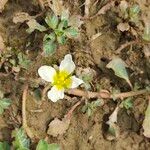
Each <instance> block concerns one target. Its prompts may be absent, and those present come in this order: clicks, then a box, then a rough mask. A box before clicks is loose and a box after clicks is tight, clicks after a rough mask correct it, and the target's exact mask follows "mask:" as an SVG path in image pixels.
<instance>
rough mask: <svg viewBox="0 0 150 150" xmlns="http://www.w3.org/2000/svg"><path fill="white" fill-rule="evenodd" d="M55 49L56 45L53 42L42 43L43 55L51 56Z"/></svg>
mask: <svg viewBox="0 0 150 150" xmlns="http://www.w3.org/2000/svg"><path fill="white" fill-rule="evenodd" d="M56 48H57V45H56V43H54V42H53V41H48V40H47V41H45V42H43V50H44V54H45V55H52V54H54V53H55V50H56Z"/></svg>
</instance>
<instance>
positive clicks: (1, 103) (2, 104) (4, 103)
mask: <svg viewBox="0 0 150 150" xmlns="http://www.w3.org/2000/svg"><path fill="white" fill-rule="evenodd" d="M10 105H11V100H10V99H8V98H3V99H1V100H0V114H2V113H3V112H4V109H7V108H8V107H9V106H10Z"/></svg>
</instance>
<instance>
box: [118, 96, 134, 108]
mask: <svg viewBox="0 0 150 150" xmlns="http://www.w3.org/2000/svg"><path fill="white" fill-rule="evenodd" d="M120 107H124V108H126V109H130V108H133V100H132V98H131V97H129V98H127V99H125V100H124V101H123V102H122V103H121V104H120Z"/></svg>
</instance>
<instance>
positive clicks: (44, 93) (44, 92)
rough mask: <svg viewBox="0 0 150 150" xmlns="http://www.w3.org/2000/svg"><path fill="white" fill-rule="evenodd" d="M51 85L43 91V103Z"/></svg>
mask: <svg viewBox="0 0 150 150" xmlns="http://www.w3.org/2000/svg"><path fill="white" fill-rule="evenodd" d="M50 87H51V86H50V85H47V86H46V87H45V88H44V90H43V92H42V101H44V100H45V95H46V93H47V91H48V90H49V89H50Z"/></svg>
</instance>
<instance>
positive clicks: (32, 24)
mask: <svg viewBox="0 0 150 150" xmlns="http://www.w3.org/2000/svg"><path fill="white" fill-rule="evenodd" d="M27 25H28V26H29V28H28V29H27V32H28V33H32V32H33V31H34V30H38V31H40V32H43V31H46V30H47V29H46V28H45V27H44V26H42V25H40V24H39V23H38V22H37V21H36V20H35V19H31V20H29V21H28V22H27Z"/></svg>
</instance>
